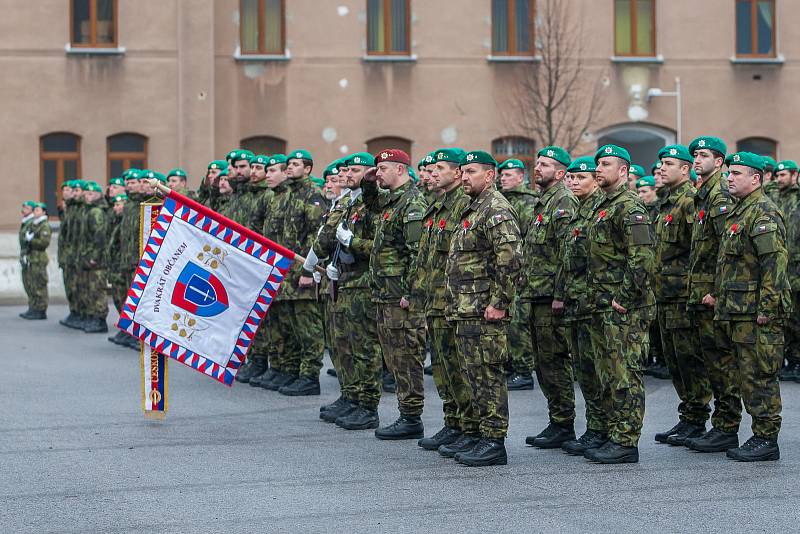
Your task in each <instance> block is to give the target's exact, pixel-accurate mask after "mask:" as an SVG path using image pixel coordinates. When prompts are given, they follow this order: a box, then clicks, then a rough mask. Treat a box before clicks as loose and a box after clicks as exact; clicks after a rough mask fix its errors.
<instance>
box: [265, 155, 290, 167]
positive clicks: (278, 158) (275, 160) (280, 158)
mask: <svg viewBox="0 0 800 534" xmlns="http://www.w3.org/2000/svg"><path fill="white" fill-rule="evenodd" d="M287 161H288V159H287V158H286V156H284V155H283V154H273V155H271V156H270V157H269V163H268V165H269V166H270V167H271V166H272V165H278V164H280V163H286V162H287Z"/></svg>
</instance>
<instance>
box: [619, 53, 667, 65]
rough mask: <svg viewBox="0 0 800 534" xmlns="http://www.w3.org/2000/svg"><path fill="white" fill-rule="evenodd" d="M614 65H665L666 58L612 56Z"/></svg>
mask: <svg viewBox="0 0 800 534" xmlns="http://www.w3.org/2000/svg"><path fill="white" fill-rule="evenodd" d="M611 62H612V63H644V64H651V65H661V64H663V63H664V56H662V55H661V54H659V55H657V56H611Z"/></svg>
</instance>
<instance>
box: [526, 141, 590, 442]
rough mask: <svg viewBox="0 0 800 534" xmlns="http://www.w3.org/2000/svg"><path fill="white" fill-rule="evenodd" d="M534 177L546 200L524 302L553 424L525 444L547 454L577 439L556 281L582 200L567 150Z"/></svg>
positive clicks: (533, 240) (553, 152)
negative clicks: (570, 177) (572, 183)
mask: <svg viewBox="0 0 800 534" xmlns="http://www.w3.org/2000/svg"><path fill="white" fill-rule="evenodd" d="M537 156H538V157H537V160H536V166H535V168H534V173H535V177H536V183H537V185H539V186H540V188H541V190H542V194H541V196H540V197H539V203H538V204H537V206H536V208H535V210H534V212H533V214H532V216H531V224H530V226H529V227H528V229H527V232H526V235H525V243H524V245H523V247H524V248H523V251H524V254H523V256H524V258H525V267H524V269H523V282H522V287H523V289H522V299H521V300H522V302H521V303H520V304H521V305H526V306H529V307H530V317H531V321H530V329H531V336H532V338H533V342H534V344H535V346H536V361H535V365H536V377H537V378H538V380H539V386H540V387H541V388H542V393H544V396H545V398H546V399H547V409H548V414H549V418H550V422H549V424H548V425H547V427H546V428H545V429H544V430H543V431H542V432H540V433H539V434H538V435H536V436H528V437H527V438H525V443H527V444H528V445H532V446H534V447H538V448H542V449H554V448H560V447H561V445H562V444H563V443H564V442H565V441H570V440H573V439H575V428H574V422H575V388H574V386H573V377H572V359H571V358H570V355H569V349H568V348H567V340H566V338H565V337H564V326H563V325H562V324H561V320H560V318H559V317H556V316H554V315H553V309H552V304H553V290H554V288H553V281H554V278H555V274H556V269H557V268H558V266H559V263H560V257H559V253H560V247H561V244H562V243H563V241H564V236H565V235H566V231H567V225H568V224H569V221H570V219H571V218H572V216H573V215H574V214H575V209H576V208H577V206H578V200H577V199H576V198H575V195H573V194H572V192H571V191H570V190H569V189H567V188H566V187H564V181H563V179H564V175H565V173H566V170H567V167H568V166H569V164H570V162H571V160H570V156H569V154H568V153H567V151H566V150H564V149H563V148H561V147H556V146H550V147H545V148H543V149H541V150H540V151H539V153H538V155H537Z"/></svg>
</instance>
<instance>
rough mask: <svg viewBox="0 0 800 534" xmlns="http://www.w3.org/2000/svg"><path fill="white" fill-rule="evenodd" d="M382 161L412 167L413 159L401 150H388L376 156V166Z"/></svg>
mask: <svg viewBox="0 0 800 534" xmlns="http://www.w3.org/2000/svg"><path fill="white" fill-rule="evenodd" d="M382 161H392V162H394V163H402V164H403V165H409V166H410V165H411V157H410V156H409V155H408V154H406V153H405V152H403V151H402V150H400V149H399V148H387V149H386V150H381V151H380V152H378V153H377V154H375V165H377V164H378V163H380V162H382Z"/></svg>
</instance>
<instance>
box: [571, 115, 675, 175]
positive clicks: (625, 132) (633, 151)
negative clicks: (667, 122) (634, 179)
mask: <svg viewBox="0 0 800 534" xmlns="http://www.w3.org/2000/svg"><path fill="white" fill-rule="evenodd" d="M674 143H675V132H674V131H673V130H669V129H667V128H662V127H661V126H656V125H653V124H645V123H641V122H630V123H624V124H616V125H614V126H609V127H608V128H603V129H602V130H600V131H599V132H597V146H598V147H601V146H603V145H619V146H621V147H624V148H625V149H627V150H628V152H629V153H630V155H631V160H633V161H632V163H635V164H636V165H641V166H642V167H644V168H645V170H646V171H647V172H648V173H649V172H650V167H651V166H652V165H653V163H654V162H655V161H656V160H657V159H658V151H659V150H661V149H662V148H664V147H665V146H667V145H672V144H674ZM574 156H575V155H573V157H574Z"/></svg>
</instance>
